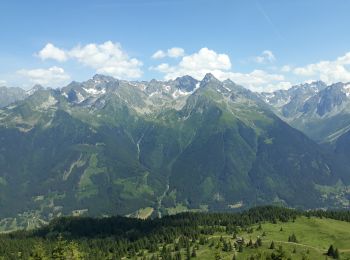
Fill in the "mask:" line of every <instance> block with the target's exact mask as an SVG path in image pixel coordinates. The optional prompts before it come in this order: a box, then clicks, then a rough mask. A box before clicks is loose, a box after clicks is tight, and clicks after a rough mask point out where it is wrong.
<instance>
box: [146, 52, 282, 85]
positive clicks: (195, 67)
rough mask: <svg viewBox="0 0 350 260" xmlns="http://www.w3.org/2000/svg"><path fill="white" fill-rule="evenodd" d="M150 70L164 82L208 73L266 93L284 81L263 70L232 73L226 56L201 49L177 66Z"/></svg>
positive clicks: (165, 65) (166, 64)
mask: <svg viewBox="0 0 350 260" xmlns="http://www.w3.org/2000/svg"><path fill="white" fill-rule="evenodd" d="M151 69H152V70H156V71H159V72H161V73H164V79H166V80H169V79H175V78H177V77H181V76H184V75H191V76H192V77H194V78H196V79H198V80H201V79H202V78H203V77H204V76H205V74H206V73H209V72H210V73H212V74H213V75H214V76H215V77H217V78H218V79H220V80H225V79H231V80H232V81H234V82H236V83H237V84H241V85H243V86H245V87H247V88H250V89H252V90H254V91H266V90H267V89H266V88H269V89H272V88H273V87H274V86H275V87H278V86H279V85H278V83H280V82H282V81H285V79H284V76H283V75H279V74H269V73H267V72H266V71H263V70H254V71H252V72H250V73H238V72H233V71H232V64H231V60H230V58H229V56H228V55H227V54H224V53H222V54H219V53H216V52H215V51H213V50H210V49H208V48H202V49H200V50H199V51H198V52H196V53H193V54H191V55H188V56H184V57H183V58H182V59H181V61H180V62H179V63H178V64H177V65H173V66H172V65H169V64H168V63H162V64H160V65H158V66H156V67H152V68H151ZM284 87H285V85H284Z"/></svg>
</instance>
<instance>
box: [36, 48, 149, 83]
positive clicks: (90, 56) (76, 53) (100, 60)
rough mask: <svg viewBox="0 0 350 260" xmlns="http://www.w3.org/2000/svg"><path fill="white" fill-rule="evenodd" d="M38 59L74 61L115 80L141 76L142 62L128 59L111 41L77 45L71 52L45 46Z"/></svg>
mask: <svg viewBox="0 0 350 260" xmlns="http://www.w3.org/2000/svg"><path fill="white" fill-rule="evenodd" d="M48 46H49V47H48ZM62 53H63V54H64V55H62ZM54 54H55V55H54ZM39 57H41V58H43V57H45V59H54V60H58V61H65V60H68V59H72V60H76V61H78V62H79V63H81V64H83V65H85V66H87V67H90V68H93V69H95V70H96V72H97V73H103V74H108V75H111V76H114V77H117V78H139V77H141V76H142V74H143V72H142V70H141V67H142V65H143V64H142V62H141V61H139V60H137V59H135V58H130V57H129V56H128V54H127V53H126V52H125V51H124V50H123V49H122V47H121V45H120V44H119V43H113V42H111V41H107V42H104V43H102V44H95V43H90V44H87V45H85V46H80V45H78V46H76V47H74V48H72V49H71V50H62V49H59V48H57V47H55V46H54V45H52V44H47V45H46V46H45V47H44V49H42V50H41V51H40V52H39ZM63 57H65V59H64V58H63ZM43 59H44V58H43ZM59 59H60V60H59Z"/></svg>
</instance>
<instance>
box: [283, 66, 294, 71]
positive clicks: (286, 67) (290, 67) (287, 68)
mask: <svg viewBox="0 0 350 260" xmlns="http://www.w3.org/2000/svg"><path fill="white" fill-rule="evenodd" d="M291 70H292V66H290V65H284V66H283V67H282V68H281V71H282V72H290V71H291Z"/></svg>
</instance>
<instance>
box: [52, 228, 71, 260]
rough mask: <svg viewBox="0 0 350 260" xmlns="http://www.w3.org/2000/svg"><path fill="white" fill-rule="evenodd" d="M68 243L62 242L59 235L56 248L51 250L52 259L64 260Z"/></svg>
mask: <svg viewBox="0 0 350 260" xmlns="http://www.w3.org/2000/svg"><path fill="white" fill-rule="evenodd" d="M67 246H68V243H67V241H65V240H63V237H62V235H61V234H60V235H59V236H58V237H57V242H56V246H55V247H54V248H53V250H52V254H51V256H52V259H54V260H65V259H66V253H65V249H66V248H67Z"/></svg>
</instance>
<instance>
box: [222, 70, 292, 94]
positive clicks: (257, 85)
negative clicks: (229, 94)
mask: <svg viewBox="0 0 350 260" xmlns="http://www.w3.org/2000/svg"><path fill="white" fill-rule="evenodd" d="M227 76H228V78H229V79H231V80H232V81H234V82H236V83H237V84H240V85H243V86H245V87H247V88H249V89H251V90H253V91H258V92H261V91H273V90H276V89H281V88H286V87H287V85H288V86H291V84H290V83H289V82H286V81H285V78H284V76H283V75H280V74H270V73H268V72H266V71H264V70H254V71H252V72H250V73H237V72H231V73H228V74H227ZM287 88H288V87H287Z"/></svg>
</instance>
